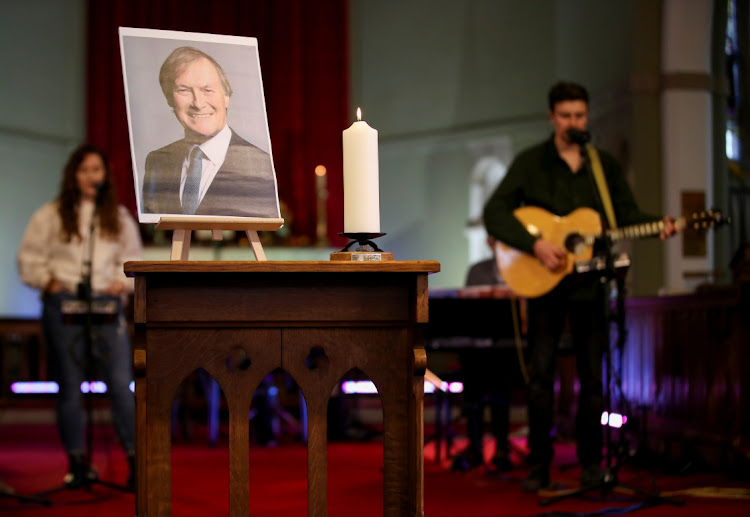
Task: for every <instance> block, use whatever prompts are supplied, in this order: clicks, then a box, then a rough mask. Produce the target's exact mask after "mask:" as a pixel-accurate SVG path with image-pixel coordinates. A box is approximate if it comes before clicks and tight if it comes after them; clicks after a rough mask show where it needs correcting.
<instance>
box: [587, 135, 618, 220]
mask: <svg viewBox="0 0 750 517" xmlns="http://www.w3.org/2000/svg"><path fill="white" fill-rule="evenodd" d="M586 152H587V153H588V155H589V162H590V163H591V170H592V171H593V172H594V179H595V180H596V186H597V187H598V188H599V197H601V199H602V205H604V213H605V214H606V215H607V221H608V222H609V227H610V228H611V229H612V230H614V229H616V228H617V220H616V219H615V211H614V209H613V208H612V198H610V197H609V188H608V187H607V180H605V179H604V169H603V168H602V161H601V160H600V159H599V153H598V152H597V150H596V148H595V147H594V146H593V145H591V144H586Z"/></svg>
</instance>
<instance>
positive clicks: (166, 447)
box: [125, 261, 440, 517]
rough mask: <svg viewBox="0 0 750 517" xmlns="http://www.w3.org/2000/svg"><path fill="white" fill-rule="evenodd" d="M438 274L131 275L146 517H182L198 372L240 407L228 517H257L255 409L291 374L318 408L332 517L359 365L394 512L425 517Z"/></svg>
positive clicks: (284, 269) (384, 266)
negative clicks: (334, 402) (339, 413)
mask: <svg viewBox="0 0 750 517" xmlns="http://www.w3.org/2000/svg"><path fill="white" fill-rule="evenodd" d="M439 270H440V264H439V263H437V262H433V261H391V262H336V261H331V262H190V261H167V262H128V263H127V264H125V271H126V273H128V274H129V275H132V276H135V351H134V368H135V377H136V380H135V396H136V448H137V483H136V512H137V515H138V516H141V517H145V516H148V517H160V516H165V515H170V514H171V451H170V448H171V443H170V409H171V406H172V401H173V399H174V396H175V393H176V390H177V388H178V386H179V385H180V383H181V382H182V381H183V380H184V379H185V378H186V376H187V375H188V374H190V373H191V372H193V371H194V370H196V369H197V368H203V369H205V370H206V371H207V372H208V373H209V374H210V375H211V376H213V378H214V379H216V381H217V382H218V383H219V385H220V386H221V389H222V390H223V392H224V395H225V397H226V402H227V407H228V410H229V472H228V476H229V507H230V516H231V517H239V516H243V517H244V516H247V515H249V513H250V492H251V490H250V487H249V478H248V473H249V464H248V454H249V423H248V413H249V410H250V402H251V399H252V395H253V392H254V391H255V390H256V388H257V387H258V386H259V384H260V382H261V381H262V380H263V378H264V377H265V376H266V375H267V374H268V373H270V372H271V371H272V370H274V369H275V368H279V367H280V368H283V369H284V370H285V371H286V372H287V373H289V374H290V375H291V377H293V378H294V380H295V381H296V382H297V384H298V385H299V388H300V390H301V391H302V393H303V395H304V398H305V401H306V403H307V411H308V419H309V420H308V425H309V427H308V516H315V517H322V516H325V515H327V439H326V421H327V420H326V418H327V415H326V413H327V407H328V399H329V397H330V395H331V392H332V391H333V389H334V387H335V386H336V384H337V383H338V382H339V381H340V380H341V378H342V376H343V375H344V374H346V373H347V372H348V371H349V370H351V369H352V368H355V367H356V368H359V369H360V370H362V372H364V374H365V375H367V376H368V377H369V378H370V380H372V381H373V382H374V384H375V385H376V387H377V389H378V392H379V394H380V399H381V402H382V408H383V420H384V421H383V424H384V442H383V477H384V479H383V486H384V490H383V492H384V493H383V514H384V515H385V516H388V517H395V516H409V517H413V516H422V515H423V514H424V501H423V407H422V403H423V399H424V385H423V382H424V380H423V378H424V371H425V367H426V362H427V361H426V356H425V351H424V343H423V337H422V326H423V325H424V324H425V323H427V320H428V295H427V275H428V274H429V273H432V272H437V271H439ZM353 511H354V510H353ZM354 513H355V514H356V511H354Z"/></svg>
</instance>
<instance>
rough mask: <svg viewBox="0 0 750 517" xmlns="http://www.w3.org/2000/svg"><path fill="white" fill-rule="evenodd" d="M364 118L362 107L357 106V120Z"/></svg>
mask: <svg viewBox="0 0 750 517" xmlns="http://www.w3.org/2000/svg"><path fill="white" fill-rule="evenodd" d="M360 120H362V108H357V121H360Z"/></svg>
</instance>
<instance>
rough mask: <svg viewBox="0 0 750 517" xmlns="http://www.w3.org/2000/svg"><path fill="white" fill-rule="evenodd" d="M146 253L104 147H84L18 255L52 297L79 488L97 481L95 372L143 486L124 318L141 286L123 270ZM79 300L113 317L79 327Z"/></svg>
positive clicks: (63, 407)
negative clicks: (88, 431)
mask: <svg viewBox="0 0 750 517" xmlns="http://www.w3.org/2000/svg"><path fill="white" fill-rule="evenodd" d="M141 252H142V246H141V240H140V235H139V231H138V226H137V225H136V223H135V221H134V220H133V218H132V217H131V216H130V214H129V213H128V211H127V210H126V209H125V208H124V207H122V206H119V205H118V204H117V197H116V195H115V191H114V188H113V185H112V181H111V177H110V168H109V162H108V161H107V158H106V157H105V156H104V154H103V153H102V151H101V150H99V149H98V148H96V147H94V146H92V145H89V144H83V145H81V146H80V147H78V148H77V149H75V150H74V151H73V152H72V154H71V155H70V157H69V159H68V162H67V163H66V165H65V168H64V170H63V177H62V182H61V184H60V191H59V194H58V196H57V199H55V200H54V201H51V202H49V203H46V204H45V205H43V206H42V207H41V208H40V209H39V210H37V211H36V212H35V213H34V214H33V216H32V217H31V220H30V221H29V223H28V225H27V227H26V231H25V233H24V236H23V239H22V240H21V245H20V249H19V251H18V270H19V274H20V277H21V280H22V281H23V282H24V283H26V284H27V285H29V286H30V287H32V288H34V289H38V290H39V292H40V295H41V298H42V303H43V308H42V318H41V319H42V330H43V332H44V337H45V340H46V343H47V347H48V349H49V361H50V370H51V371H53V375H54V376H55V379H56V380H57V383H58V385H59V394H58V399H57V408H56V409H57V425H58V431H59V433H60V438H61V439H62V443H63V447H64V448H65V451H66V452H67V454H68V459H69V464H70V467H69V472H68V474H67V475H66V476H65V478H64V483H65V486H66V487H69V488H75V487H78V486H81V485H82V484H85V483H86V482H87V481H90V480H92V479H96V472H95V471H94V470H93V468H92V467H91V465H90V458H89V457H88V456H87V453H88V454H90V451H88V450H86V448H85V447H84V415H83V410H82V406H81V401H82V395H81V384H82V382H84V381H91V380H93V379H89V378H86V375H87V373H89V372H92V371H94V366H95V367H96V371H97V372H98V373H99V374H100V375H101V376H102V377H101V378H102V379H103V380H104V382H105V383H106V385H107V393H108V395H109V396H110V398H111V400H112V416H113V422H114V427H115V431H116V433H117V436H118V438H119V440H120V442H121V444H122V446H123V449H124V450H125V454H126V455H127V458H128V461H129V466H130V474H129V478H128V481H127V483H128V487H130V488H132V487H133V486H134V482H135V467H134V457H135V456H134V452H135V446H134V435H135V427H134V411H135V399H134V397H133V394H132V393H131V391H130V389H129V385H130V382H131V380H132V378H133V375H132V368H131V355H130V352H131V349H130V336H129V332H128V326H127V323H126V321H125V316H124V311H123V305H124V302H125V301H126V300H127V296H128V294H129V293H131V292H132V291H133V280H132V279H129V278H127V277H126V276H125V274H124V273H123V264H124V263H125V262H127V261H131V260H140V259H141ZM76 300H77V301H79V302H80V301H83V302H86V301H89V300H90V301H91V302H92V305H95V304H99V306H100V307H109V308H110V310H109V311H108V312H109V313H110V314H109V315H108V317H107V318H106V320H101V321H100V320H98V319H96V320H94V324H93V325H86V324H85V321H84V322H83V323H82V322H81V320H80V318H79V319H78V320H72V321H71V320H69V319H68V318H67V317H65V315H64V314H63V312H64V311H63V307H64V306H66V302H71V301H73V302H75V301H76ZM86 305H87V306H88V304H86ZM89 337H90V338H91V339H89ZM89 344H90V346H91V350H87V346H88V345H89ZM89 358H91V360H92V361H93V364H91V365H89V364H88V359H89ZM89 438H90V437H89Z"/></svg>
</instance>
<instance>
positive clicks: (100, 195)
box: [94, 182, 105, 206]
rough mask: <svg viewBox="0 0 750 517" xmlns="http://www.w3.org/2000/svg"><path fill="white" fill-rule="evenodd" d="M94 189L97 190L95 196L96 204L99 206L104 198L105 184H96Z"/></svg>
mask: <svg viewBox="0 0 750 517" xmlns="http://www.w3.org/2000/svg"><path fill="white" fill-rule="evenodd" d="M94 189H95V190H96V194H95V195H94V204H95V205H97V206H98V205H99V204H100V203H101V202H102V198H103V197H104V190H105V189H104V182H101V183H94Z"/></svg>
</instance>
